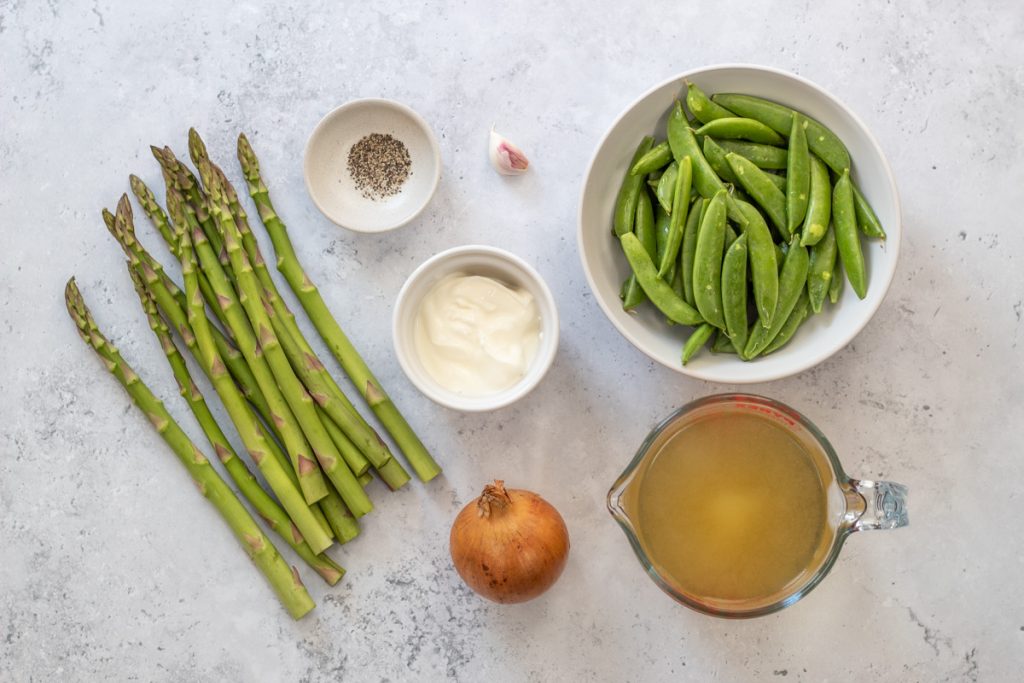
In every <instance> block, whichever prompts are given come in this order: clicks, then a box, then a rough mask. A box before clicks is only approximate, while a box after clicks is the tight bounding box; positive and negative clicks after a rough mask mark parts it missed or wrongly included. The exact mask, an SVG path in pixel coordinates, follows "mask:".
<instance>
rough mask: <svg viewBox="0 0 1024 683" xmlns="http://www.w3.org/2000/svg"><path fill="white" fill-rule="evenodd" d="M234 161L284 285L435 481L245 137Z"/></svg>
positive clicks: (427, 458) (418, 466)
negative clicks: (300, 249) (292, 233)
mask: <svg viewBox="0 0 1024 683" xmlns="http://www.w3.org/2000/svg"><path fill="white" fill-rule="evenodd" d="M238 159H239V161H240V162H241V164H242V172H243V174H244V175H245V178H246V181H247V183H248V187H249V194H250V196H251V197H252V199H253V201H254V202H255V203H256V208H257V209H258V210H259V214H260V219H261V220H262V221H263V225H264V227H266V229H267V232H268V233H269V234H270V239H271V241H272V242H273V244H274V250H275V251H276V252H277V269H278V270H279V271H280V272H281V273H282V274H283V275H284V277H285V279H286V280H287V281H288V285H289V286H290V287H291V289H292V291H293V292H294V293H295V296H296V297H298V299H299V302H300V303H301V304H302V307H303V308H304V309H305V310H306V313H307V314H308V315H309V318H310V320H312V321H313V325H314V326H316V328H317V331H318V332H319V333H320V336H321V337H323V339H324V341H325V342H326V343H327V346H328V347H329V348H330V350H331V353H332V354H334V357H335V358H337V359H338V362H339V363H341V366H342V367H343V368H344V370H345V373H346V374H347V375H348V376H349V379H351V380H352V383H353V384H354V385H355V386H356V388H357V389H358V390H359V393H360V394H362V396H363V398H364V399H366V402H367V403H368V404H369V406H370V408H371V409H372V410H373V412H374V414H375V415H377V418H378V419H379V420H380V421H381V423H382V424H383V425H384V427H385V428H386V429H387V430H388V433H389V434H391V437H392V438H393V439H394V440H395V443H396V444H397V445H398V447H399V449H401V451H402V452H403V453H404V454H405V457H406V459H407V460H408V461H409V464H410V465H411V466H412V468H413V469H414V470H415V471H416V474H417V475H418V476H419V477H420V479H422V480H423V481H429V480H431V479H433V478H434V477H436V476H437V475H438V474H439V473H440V472H441V468H440V467H439V466H438V464H437V463H436V462H435V461H434V459H433V458H432V457H431V455H430V453H429V452H428V451H427V449H426V447H425V446H424V445H423V442H421V441H420V439H419V437H417V436H416V434H415V432H413V430H412V427H410V426H409V423H408V422H406V420H405V418H404V417H402V415H401V413H399V412H398V409H397V408H396V407H395V405H394V403H393V402H392V401H391V399H390V398H389V397H388V395H387V393H386V392H385V391H384V389H383V387H381V386H380V382H378V381H377V378H376V377H374V376H373V373H372V372H370V369H369V368H368V367H367V365H366V362H365V361H363V359H362V357H361V356H360V355H359V353H358V352H357V351H356V349H355V347H353V346H352V343H351V342H350V341H349V339H348V337H347V336H345V333H344V332H342V330H341V327H340V326H339V325H338V323H337V321H336V320H335V319H334V317H333V316H332V315H331V312H330V310H329V309H328V308H327V305H326V304H325V303H324V300H323V298H322V297H321V296H320V292H319V291H318V290H317V288H316V285H314V284H313V283H312V281H311V280H310V279H309V277H308V276H307V275H306V273H305V271H304V270H303V269H302V265H301V264H300V263H299V260H298V258H297V257H296V255H295V250H294V248H293V247H292V243H291V240H290V239H289V237H288V230H287V228H286V227H285V225H284V223H283V222H282V221H281V219H280V218H279V217H278V215H277V212H275V211H274V206H273V204H272V203H271V201H270V195H269V193H268V191H267V187H266V185H265V184H264V183H263V179H262V178H261V177H260V170H259V162H258V160H257V159H256V155H255V153H254V152H253V150H252V147H251V146H250V145H249V141H248V140H247V139H246V137H245V135H244V134H243V135H240V136H239V137H238Z"/></svg>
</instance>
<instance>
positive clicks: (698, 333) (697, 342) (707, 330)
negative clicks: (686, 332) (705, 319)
mask: <svg viewBox="0 0 1024 683" xmlns="http://www.w3.org/2000/svg"><path fill="white" fill-rule="evenodd" d="M714 331H715V328H714V327H713V326H712V325H709V324H708V323H702V324H700V325H698V326H697V329H695V330H694V331H693V332H692V333H690V336H689V338H687V340H686V343H685V344H683V365H686V364H687V363H689V362H690V359H691V358H693V356H694V354H695V353H697V352H698V351H700V350H701V349H702V348H704V345H705V344H707V343H708V339H711V335H712V334H713V333H714Z"/></svg>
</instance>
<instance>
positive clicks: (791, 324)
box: [761, 289, 810, 356]
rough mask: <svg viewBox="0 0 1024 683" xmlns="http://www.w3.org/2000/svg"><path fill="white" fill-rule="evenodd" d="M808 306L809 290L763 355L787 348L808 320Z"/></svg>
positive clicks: (804, 293) (801, 297)
mask: <svg viewBox="0 0 1024 683" xmlns="http://www.w3.org/2000/svg"><path fill="white" fill-rule="evenodd" d="M807 304H808V295H807V290H806V289H805V290H804V291H803V292H802V293H801V294H800V298H799V299H797V302H796V306H794V307H793V312H792V313H790V314H789V317H788V318H786V323H785V324H784V325H783V326H782V329H781V330H779V333H778V334H777V335H775V339H772V343H771V344H769V345H768V346H766V347H764V351H762V352H761V355H763V356H767V355H768V354H769V353H771V352H772V351H778V350H779V349H781V348H782V347H783V346H785V345H786V344H787V343H788V342H789V340H790V339H792V338H793V335H795V334H796V331H797V329H798V328H799V327H800V325H801V324H802V323H803V321H804V320H806V319H807V313H808V311H809V310H810V307H809V306H808V305H807Z"/></svg>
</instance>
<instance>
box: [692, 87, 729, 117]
mask: <svg viewBox="0 0 1024 683" xmlns="http://www.w3.org/2000/svg"><path fill="white" fill-rule="evenodd" d="M686 106H687V107H688V108H689V109H690V111H691V112H692V113H693V115H694V116H695V117H696V118H697V120H698V121H700V122H701V123H710V122H711V121H714V120H715V119H727V118H735V117H736V114H733V113H732V112H731V111H729V110H728V109H726V108H725V107H722V106H719V105H717V104H715V103H714V102H712V101H711V100H710V99H709V98H708V96H707V95H705V94H704V91H703V90H701V89H700V88H698V87H697V86H696V85H694V84H693V83H690V82H689V81H686Z"/></svg>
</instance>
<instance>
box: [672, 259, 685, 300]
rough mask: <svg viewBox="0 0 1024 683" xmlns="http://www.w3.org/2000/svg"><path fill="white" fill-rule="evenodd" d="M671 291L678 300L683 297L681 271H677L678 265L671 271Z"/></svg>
mask: <svg viewBox="0 0 1024 683" xmlns="http://www.w3.org/2000/svg"><path fill="white" fill-rule="evenodd" d="M672 291H673V292H675V293H676V296H678V297H679V298H680V299H682V298H683V297H684V294H685V293H684V292H683V271H682V270H680V269H679V264H676V266H675V267H674V268H673V269H672Z"/></svg>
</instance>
